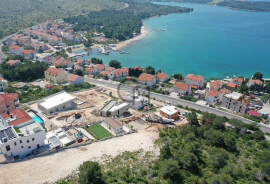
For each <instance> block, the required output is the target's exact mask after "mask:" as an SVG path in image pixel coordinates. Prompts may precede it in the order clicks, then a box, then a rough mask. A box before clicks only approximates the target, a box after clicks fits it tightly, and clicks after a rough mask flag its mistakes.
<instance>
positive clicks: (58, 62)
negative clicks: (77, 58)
mask: <svg viewBox="0 0 270 184" xmlns="http://www.w3.org/2000/svg"><path fill="white" fill-rule="evenodd" d="M63 63H65V64H69V63H71V61H70V60H67V59H59V60H56V61H55V62H54V65H58V64H63Z"/></svg>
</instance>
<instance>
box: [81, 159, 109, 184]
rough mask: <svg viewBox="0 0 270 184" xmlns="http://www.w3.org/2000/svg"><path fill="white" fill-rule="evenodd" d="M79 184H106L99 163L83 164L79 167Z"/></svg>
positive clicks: (88, 162) (89, 162)
mask: <svg viewBox="0 0 270 184" xmlns="http://www.w3.org/2000/svg"><path fill="white" fill-rule="evenodd" d="M79 171H80V172H79V174H78V176H79V180H78V181H79V183H82V184H88V183H96V184H101V183H104V182H103V181H102V173H101V168H100V166H99V164H98V163H97V162H91V161H87V162H83V164H82V165H80V167H79Z"/></svg>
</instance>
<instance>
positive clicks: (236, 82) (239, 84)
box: [232, 77, 243, 87]
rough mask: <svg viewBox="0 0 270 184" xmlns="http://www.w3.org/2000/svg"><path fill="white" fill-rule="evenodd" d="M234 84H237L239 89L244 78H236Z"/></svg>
mask: <svg viewBox="0 0 270 184" xmlns="http://www.w3.org/2000/svg"><path fill="white" fill-rule="evenodd" d="M232 83H234V84H236V86H237V87H239V86H241V85H242V83H243V79H242V78H238V77H234V78H233V81H232Z"/></svg>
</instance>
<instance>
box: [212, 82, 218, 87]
mask: <svg viewBox="0 0 270 184" xmlns="http://www.w3.org/2000/svg"><path fill="white" fill-rule="evenodd" d="M210 86H213V87H214V88H218V84H217V83H216V82H210Z"/></svg>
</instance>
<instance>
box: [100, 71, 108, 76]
mask: <svg viewBox="0 0 270 184" xmlns="http://www.w3.org/2000/svg"><path fill="white" fill-rule="evenodd" d="M110 73H111V72H109V71H106V70H104V71H102V72H100V74H101V75H103V76H104V75H108V76H109V75H110Z"/></svg>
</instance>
